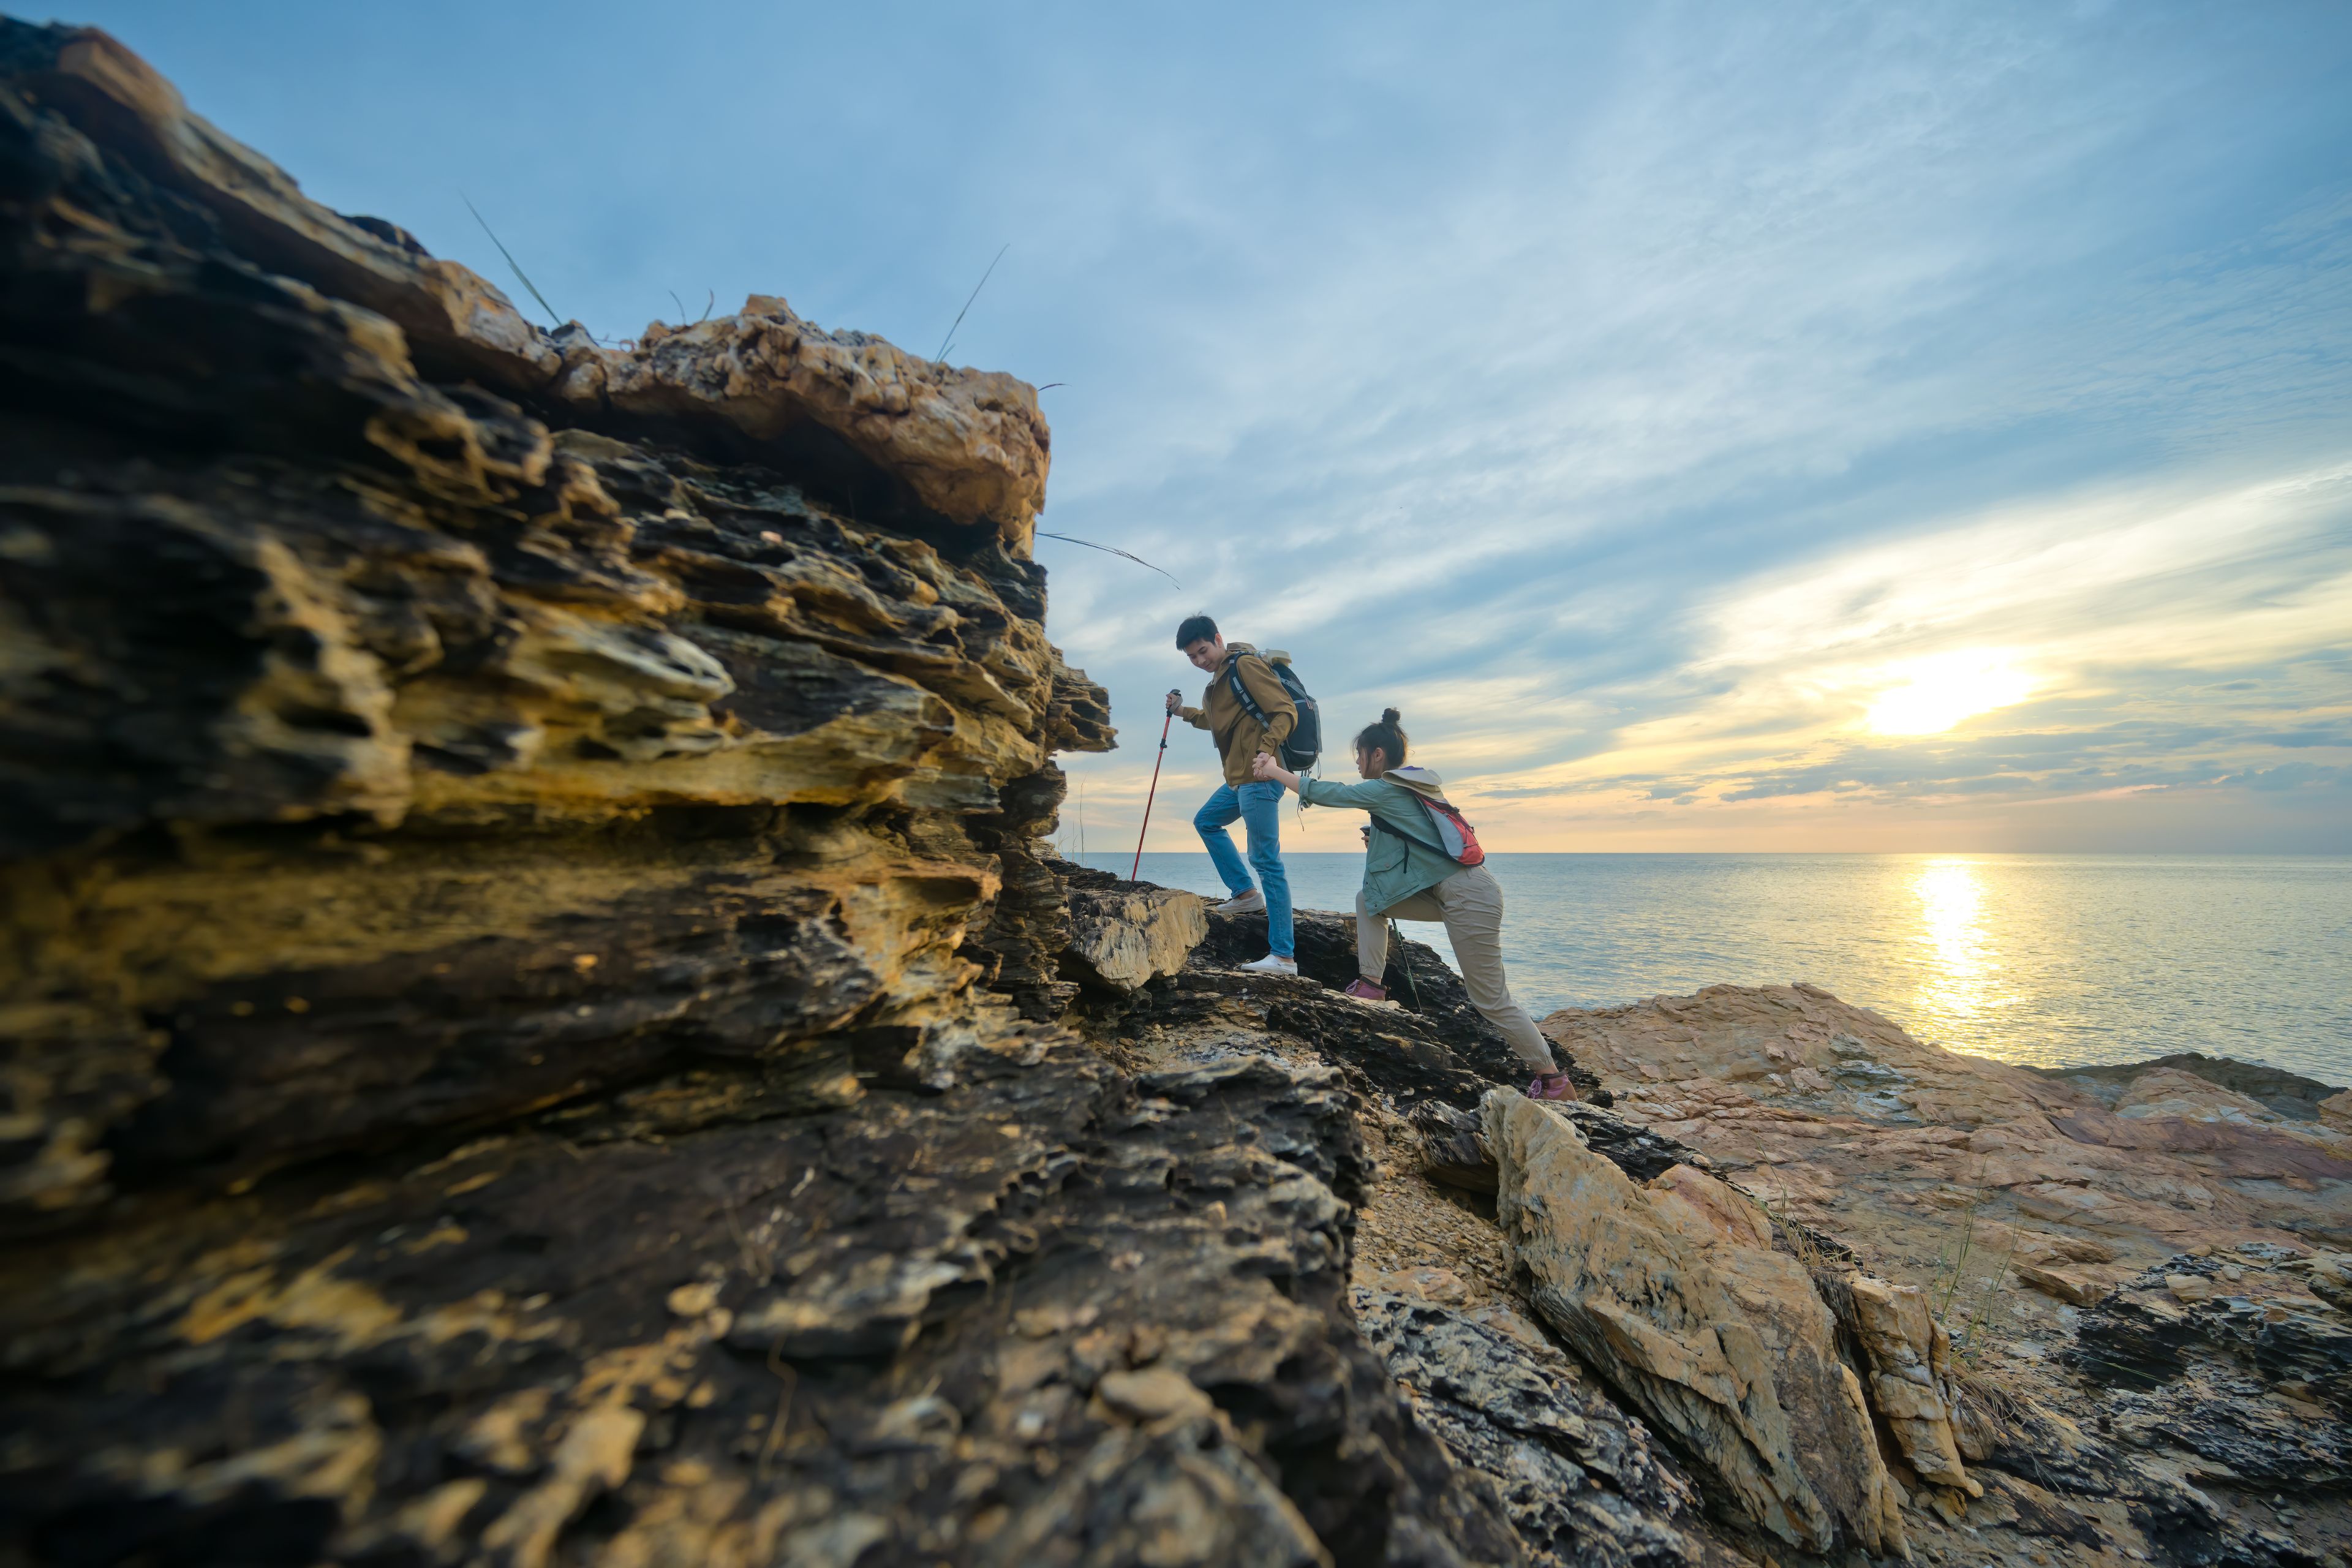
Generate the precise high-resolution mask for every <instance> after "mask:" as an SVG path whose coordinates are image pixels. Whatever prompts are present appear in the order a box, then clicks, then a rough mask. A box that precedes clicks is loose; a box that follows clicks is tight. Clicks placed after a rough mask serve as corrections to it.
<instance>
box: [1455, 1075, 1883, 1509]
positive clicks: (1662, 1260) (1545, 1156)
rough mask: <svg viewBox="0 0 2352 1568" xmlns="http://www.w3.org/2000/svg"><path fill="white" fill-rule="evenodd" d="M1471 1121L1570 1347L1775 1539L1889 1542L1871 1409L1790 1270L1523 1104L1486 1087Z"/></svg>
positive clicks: (1541, 1305)
mask: <svg viewBox="0 0 2352 1568" xmlns="http://www.w3.org/2000/svg"><path fill="white" fill-rule="evenodd" d="M1485 1123H1486V1125H1485V1133H1486V1145H1487V1147H1488V1148H1489V1149H1490V1150H1492V1151H1493V1152H1494V1154H1495V1157H1496V1163H1497V1164H1498V1165H1499V1167H1500V1170H1501V1173H1502V1181H1501V1190H1500V1194H1499V1215H1500V1219H1501V1223H1502V1225H1503V1227H1504V1229H1505V1232H1506V1234H1507V1236H1508V1237H1509V1238H1510V1242H1511V1246H1512V1250H1513V1253H1514V1255H1515V1256H1516V1258H1517V1260H1518V1261H1519V1263H1520V1264H1521V1265H1522V1266H1524V1267H1525V1268H1528V1270H1529V1271H1530V1272H1531V1273H1532V1274H1533V1275H1534V1276H1535V1278H1536V1279H1537V1280H1538V1284H1537V1287H1536V1290H1535V1303H1536V1306H1537V1308H1538V1310H1539V1311H1541V1312H1542V1314H1543V1315H1544V1317H1545V1318H1546V1320H1547V1321H1549V1322H1550V1323H1552V1324H1553V1326H1555V1327H1556V1328H1558V1329H1559V1331H1560V1332H1561V1333H1562V1334H1563V1335H1564V1336H1565V1337H1566V1338H1567V1341H1568V1342H1569V1344H1570V1346H1571V1347H1572V1348H1573V1349H1574V1350H1575V1351H1576V1352H1578V1354H1579V1355H1580V1356H1581V1357H1582V1358H1583V1360H1584V1361H1585V1362H1586V1363H1588V1364H1590V1365H1592V1366H1593V1367H1595V1368H1596V1369H1597V1370H1600V1371H1601V1373H1602V1375H1603V1376H1604V1377H1606V1378H1607V1379H1608V1380H1609V1381H1610V1382H1611V1383H1612V1384H1614V1385H1615V1386H1616V1387H1618V1388H1619V1389H1620V1390H1622V1392H1623V1393H1624V1394H1626V1395H1627V1396H1628V1397H1630V1398H1631V1399H1633V1401H1634V1402H1635V1403H1636V1404H1637V1405H1640V1406H1641V1408H1642V1410H1643V1414H1644V1415H1648V1416H1649V1417H1650V1418H1651V1419H1653V1420H1654V1421H1656V1422H1658V1423H1659V1424H1660V1425H1661V1426H1664V1427H1665V1428H1666V1429H1667V1430H1668V1431H1670V1432H1673V1433H1674V1434H1675V1435H1676V1436H1678V1437H1679V1438H1680V1439H1681V1440H1682V1441H1683V1443H1684V1444H1685V1445H1686V1446H1687V1447H1690V1448H1691V1449H1692V1450H1694V1451H1696V1453H1697V1454H1699V1455H1700V1456H1701V1457H1702V1458H1704V1459H1705V1461H1706V1463H1707V1464H1708V1465H1709V1467H1710V1468H1712V1469H1713V1470H1714V1471H1715V1472H1716V1473H1717V1475H1719V1476H1720V1477H1721V1478H1722V1479H1723V1480H1724V1482H1725V1483H1726V1484H1727V1486H1728V1488H1729V1489H1730V1490H1731V1491H1732V1493H1733V1494H1734V1496H1736V1497H1737V1498H1738V1500H1739V1503H1740V1505H1741V1507H1742V1508H1743V1510H1745V1511H1746V1512H1747V1513H1748V1516H1749V1517H1750V1518H1752V1519H1754V1520H1755V1521H1757V1522H1758V1523H1759V1524H1760V1525H1762V1526H1763V1527H1764V1528H1766V1529H1767V1530H1769V1531H1771V1532H1772V1533H1773V1534H1775V1535H1778V1536H1780V1538H1781V1539H1782V1540H1784V1541H1786V1542H1790V1544H1792V1545H1796V1546H1800V1547H1802V1548H1804V1549H1806V1550H1809V1551H1814V1552H1825V1551H1828V1550H1830V1549H1831V1548H1832V1546H1833V1545H1835V1544H1837V1543H1838V1542H1850V1543H1853V1544H1857V1545H1860V1546H1862V1547H1863V1548H1864V1550H1865V1551H1868V1552H1873V1553H1885V1552H1899V1551H1901V1550H1902V1549H1903V1545H1904V1538H1903V1525H1902V1520H1901V1517H1900V1515H1899V1513H1898V1511H1897V1508H1898V1504H1897V1501H1896V1499H1895V1489H1894V1483H1893V1481H1892V1479H1891V1478H1889V1477H1888V1475H1887V1473H1886V1470H1885V1466H1884V1465H1883V1464H1882V1463H1881V1462H1880V1460H1879V1458H1878V1453H1877V1445H1876V1441H1875V1439H1874V1437H1873V1436H1872V1434H1871V1427H1870V1414H1869V1411H1868V1410H1867V1408H1865V1406H1864V1403H1863V1396H1862V1390H1861V1388H1860V1387H1859V1385H1858V1384H1856V1383H1855V1381H1854V1378H1853V1373H1851V1372H1850V1371H1849V1370H1848V1369H1847V1368H1846V1367H1845V1365H1844V1364H1843V1362H1841V1361H1840V1360H1839V1359H1838V1355H1837V1352H1836V1348H1835V1342H1834V1341H1835V1332H1836V1324H1835V1322H1834V1321H1833V1320H1832V1318H1831V1316H1830V1314H1829V1310H1828V1309H1827V1308H1826V1307H1825V1306H1824V1305H1823V1304H1822V1300H1821V1298H1820V1297H1819V1296H1818V1295H1817V1294H1816V1293H1815V1291H1814V1289H1813V1286H1812V1282H1811V1279H1810V1277H1808V1276H1807V1274H1806V1273H1805V1271H1804V1268H1803V1267H1802V1266H1801V1264H1799V1263H1798V1262H1797V1261H1796V1260H1795V1259H1794V1258H1789V1257H1787V1256H1785V1255H1782V1254H1779V1253H1774V1252H1769V1251H1764V1250H1760V1249H1759V1248H1756V1247H1752V1246H1743V1245H1740V1244H1738V1243H1737V1242H1733V1241H1732V1240H1730V1239H1729V1238H1728V1237H1724V1236H1723V1235H1722V1234H1721V1232H1720V1231H1718V1230H1717V1228H1716V1227H1715V1226H1712V1225H1710V1224H1708V1223H1707V1222H1706V1220H1705V1218H1704V1217H1703V1216H1699V1215H1698V1211H1696V1210H1694V1209H1693V1207H1692V1205H1689V1203H1688V1202H1687V1201H1686V1200H1685V1199H1684V1198H1682V1197H1681V1196H1680V1195H1679V1194H1675V1192H1674V1191H1673V1190H1672V1189H1671V1188H1669V1189H1667V1190H1666V1191H1665V1192H1664V1193H1660V1194H1655V1195H1656V1196H1658V1197H1660V1198H1663V1199H1664V1200H1665V1201H1664V1202H1663V1203H1654V1202H1653V1201H1652V1196H1653V1194H1648V1193H1645V1192H1644V1190H1643V1189H1642V1188H1639V1187H1636V1186H1635V1185H1634V1184H1633V1183H1632V1182H1631V1181H1630V1180H1628V1179H1627V1177H1626V1176H1625V1174H1624V1173H1622V1172H1621V1171H1620V1170H1619V1169H1618V1168H1617V1167H1616V1166H1615V1165H1613V1164H1612V1163H1609V1162H1608V1161H1606V1160H1604V1159H1602V1158H1601V1157H1600V1156H1599V1155H1597V1154H1595V1153H1593V1152H1591V1151H1590V1150H1589V1149H1587V1148H1586V1147H1585V1145H1584V1142H1583V1140H1582V1139H1580V1137H1578V1135H1577V1134H1576V1132H1575V1131H1574V1129H1573V1126H1572V1125H1571V1124H1570V1122H1568V1121H1566V1120H1565V1119H1563V1118H1560V1117H1558V1116H1555V1115H1554V1114H1553V1113H1552V1112H1551V1111H1550V1110H1548V1109H1547V1108H1546V1107H1545V1106H1543V1105H1541V1104H1539V1103H1538V1102H1536V1101H1533V1100H1526V1099H1524V1098H1522V1097H1520V1096H1517V1095H1515V1094H1496V1095H1492V1096H1489V1097H1488V1099H1487V1100H1486V1111H1485ZM1686 1216H1693V1217H1686Z"/></svg>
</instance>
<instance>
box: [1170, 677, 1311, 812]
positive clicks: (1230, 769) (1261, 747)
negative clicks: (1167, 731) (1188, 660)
mask: <svg viewBox="0 0 2352 1568" xmlns="http://www.w3.org/2000/svg"><path fill="white" fill-rule="evenodd" d="M1235 655H1239V656H1240V660H1241V662H1240V669H1241V678H1242V684H1243V685H1244V686H1245V687H1247V688H1248V689H1249V694H1250V700H1252V701H1254V702H1255V703H1256V704H1257V705H1258V708H1259V709H1260V710H1262V711H1263V712H1264V713H1265V727H1264V728H1260V727H1259V725H1258V721H1256V720H1255V719H1253V718H1251V717H1250V711H1249V710H1248V709H1246V708H1244V707H1243V706H1242V705H1241V700H1240V699H1238V698H1236V697H1235V696H1234V688H1233V682H1232V681H1231V680H1229V679H1226V677H1225V671H1226V670H1228V669H1231V668H1234V656H1235ZM1180 711H1181V715H1182V717H1183V720H1184V722H1186V723H1187V724H1190V725H1192V728H1194V729H1195V730H1206V731H1209V733H1210V734H1212V735H1213V736H1215V737H1216V741H1217V752H1218V754H1219V755H1221V756H1222V757H1223V758H1224V760H1225V782H1226V783H1227V784H1232V785H1233V786H1234V788H1235V789H1239V788H1240V787H1241V786H1242V785H1244V784H1248V783H1250V782H1251V779H1250V759H1251V758H1252V757H1255V756H1256V755H1257V754H1258V753H1259V752H1274V753H1275V754H1276V756H1280V755H1281V754H1282V753H1281V752H1280V750H1279V748H1280V746H1281V745H1282V742H1283V741H1284V739H1285V738H1286V737H1287V736H1288V735H1289V733H1290V727H1291V726H1292V725H1294V724H1296V723H1297V722H1298V705H1297V703H1295V702H1293V701H1291V700H1290V693H1289V692H1288V691H1286V689H1284V688H1283V684H1282V678H1281V677H1280V676H1278V675H1276V674H1275V673H1274V667H1273V666H1272V665H1270V664H1268V663H1266V662H1265V659H1263V658H1259V657H1258V652H1257V649H1256V648H1255V647H1252V646H1251V645H1250V644H1248V643H1245V642H1229V643H1227V644H1225V662H1224V663H1223V664H1221V665H1219V666H1218V667H1217V673H1216V674H1214V675H1213V676H1211V677H1210V678H1209V689H1208V690H1206V691H1204V692H1202V694H1201V706H1199V707H1198V708H1186V709H1182V710H1180Z"/></svg>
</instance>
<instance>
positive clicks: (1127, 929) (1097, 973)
mask: <svg viewBox="0 0 2352 1568" xmlns="http://www.w3.org/2000/svg"><path fill="white" fill-rule="evenodd" d="M1056 870H1057V874H1058V875H1059V877H1060V879H1061V881H1062V886H1063V889H1064V893H1065V899H1066V903H1067V906H1068V909H1069V912H1070V914H1069V918H1070V944H1069V946H1068V947H1067V948H1066V949H1064V950H1063V963H1064V966H1065V967H1066V968H1073V969H1076V971H1077V972H1078V973H1080V974H1081V975H1082V976H1084V977H1085V978H1086V979H1088V980H1091V981H1094V982H1095V983H1097V984H1101V985H1105V986H1108V987H1109V988H1110V989H1112V990H1115V991H1122V992H1129V993H1132V992H1134V991H1136V990H1138V989H1139V988H1141V986H1142V985H1143V984H1144V983H1145V982H1147V981H1149V980H1150V979H1152V978H1154V977H1155V976H1158V975H1163V974H1173V973H1176V972H1177V971H1178V970H1180V969H1181V968H1183V967H1184V961H1185V960H1186V959H1188V958H1190V957H1192V950H1193V949H1194V948H1196V947H1198V946H1200V945H1201V943H1202V941H1203V940H1204V939H1206V937H1207V936H1208V934H1209V904H1208V900H1205V899H1203V898H1202V897H1201V896H1200V895H1199V894H1197V893H1182V892H1177V891H1175V890H1174V889H1169V888H1155V887H1152V886H1150V885H1149V884H1147V883H1140V882H1123V881H1120V880H1119V879H1118V878H1116V877H1113V876H1111V875H1110V874H1109V873H1108V872H1107V871H1092V870H1088V869H1087V868H1085V867H1082V866H1063V867H1059V868H1056Z"/></svg>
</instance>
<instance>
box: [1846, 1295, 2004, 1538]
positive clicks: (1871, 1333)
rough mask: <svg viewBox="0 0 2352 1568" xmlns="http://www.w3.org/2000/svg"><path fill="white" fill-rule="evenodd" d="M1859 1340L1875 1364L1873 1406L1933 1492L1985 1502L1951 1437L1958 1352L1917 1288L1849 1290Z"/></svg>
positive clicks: (1925, 1298)
mask: <svg viewBox="0 0 2352 1568" xmlns="http://www.w3.org/2000/svg"><path fill="white" fill-rule="evenodd" d="M1845 1288H1846V1293H1847V1295H1848V1296H1849V1297H1850V1298H1851V1299H1852V1300H1853V1326H1854V1337H1855V1338H1856V1339H1857V1340H1859V1341H1860V1342H1861V1343H1862V1349H1863V1353H1864V1355H1865V1356H1866V1357H1867V1358H1868V1359H1869V1362H1870V1404H1871V1407H1872V1408H1873V1409H1874V1410H1875V1411H1877V1413H1878V1415H1879V1418H1880V1419H1881V1420H1883V1421H1885V1423H1886V1425H1887V1426H1888V1427H1889V1429H1891V1430H1892V1431H1893V1432H1894V1434H1895V1443H1896V1444H1897V1445H1898V1446H1899V1447H1901V1448H1902V1450H1903V1457H1904V1458H1906V1459H1907V1460H1909V1461H1910V1463H1911V1468H1912V1469H1914V1470H1915V1471H1916V1472H1918V1476H1919V1479H1921V1480H1923V1481H1926V1482H1927V1484H1928V1485H1929V1486H1935V1487H1944V1488H1948V1489H1952V1490H1956V1491H1962V1492H1966V1493H1967V1494H1968V1495H1969V1496H1970V1497H1972V1498H1976V1497H1982V1496H1983V1495H1984V1488H1983V1487H1982V1486H1981V1485H1979V1483H1978V1482H1976V1481H1975V1480H1973V1479H1970V1478H1969V1472H1968V1467H1967V1466H1965V1465H1964V1464H1962V1463H1961V1462H1960V1450H1959V1443H1958V1437H1957V1436H1955V1434H1954V1432H1953V1430H1952V1405H1953V1399H1952V1387H1951V1383H1952V1359H1951V1344H1950V1342H1948V1340H1947V1339H1946V1338H1945V1336H1944V1329H1943V1325H1942V1324H1940V1323H1938V1322H1937V1321H1936V1319H1935V1315H1934V1314H1933V1313H1932V1312H1930V1311H1929V1310H1927V1292H1926V1291H1925V1290H1922V1289H1920V1288H1919V1287H1918V1286H1916V1285H1890V1284H1888V1283H1887V1282H1886V1281H1885V1280H1884V1279H1871V1278H1870V1277H1869V1276H1867V1275H1862V1274H1857V1275H1854V1276H1852V1277H1851V1278H1849V1279H1847V1280H1846V1282H1845Z"/></svg>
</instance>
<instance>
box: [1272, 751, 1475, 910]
mask: <svg viewBox="0 0 2352 1568" xmlns="http://www.w3.org/2000/svg"><path fill="white" fill-rule="evenodd" d="M1399 774H1404V775H1407V776H1410V777H1411V778H1412V781H1413V782H1412V784H1405V783H1403V782H1402V780H1401V779H1400V778H1399V777H1398V775H1399ZM1438 789H1439V780H1438V777H1437V775H1436V774H1435V773H1431V772H1430V771H1429V770H1428V769H1427V768H1391V769H1390V770H1389V772H1388V773H1386V774H1385V775H1383V776H1382V777H1380V778H1376V779H1366V780H1365V781H1364V782H1363V783H1361V784H1339V783H1337V782H1336V781H1334V780H1331V779H1311V778H1309V779H1300V780H1299V781H1298V798H1299V799H1301V800H1304V801H1306V802H1307V803H1308V804H1309V805H1352V806H1354V807H1355V808H1356V809H1357V810H1359V811H1369V812H1370V813H1371V814H1372V815H1373V816H1377V817H1379V818H1381V820H1382V821H1384V822H1388V823H1392V824H1393V825H1395V826H1397V827H1399V828H1401V829H1402V830H1403V831H1404V832H1406V833H1408V834H1411V835H1412V839H1411V840H1410V841H1408V840H1406V839H1403V838H1399V837H1397V836H1396V835H1395V834H1393V833H1382V832H1381V831H1380V830H1379V829H1378V828H1374V829H1373V830H1372V835H1371V842H1370V844H1368V845H1366V846H1365V847H1364V908H1366V909H1367V910H1371V911H1372V912H1373V913H1374V914H1378V913H1380V912H1381V910H1388V909H1394V908H1395V907H1396V906H1397V905H1399V904H1401V903H1402V902H1404V901H1405V900H1407V899H1409V898H1411V897H1412V896H1413V895H1414V894H1415V893H1418V892H1420V891H1421V890H1422V889H1423V888H1433V887H1435V886H1437V884H1438V883H1440V882H1443V881H1444V880H1445V879H1446V878H1448V877H1451V876H1452V875H1454V872H1456V871H1459V870H1460V869H1462V868H1461V867H1459V866H1457V865H1455V864H1454V862H1453V861H1452V860H1451V859H1449V858H1446V857H1445V856H1444V855H1442V854H1440V853H1438V851H1437V850H1436V849H1434V848H1433V847H1430V846H1431V844H1432V842H1433V837H1434V835H1433V830H1432V829H1431V826H1430V823H1429V813H1427V812H1426V811H1423V809H1422V807H1421V803H1420V802H1419V801H1418V800H1416V799H1415V798H1414V796H1415V795H1416V794H1421V795H1429V796H1431V797H1433V798H1434V799H1437V800H1444V798H1445V797H1444V795H1441V794H1439V793H1438Z"/></svg>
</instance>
